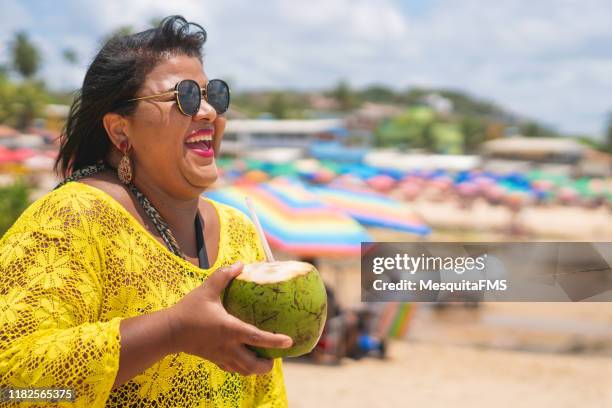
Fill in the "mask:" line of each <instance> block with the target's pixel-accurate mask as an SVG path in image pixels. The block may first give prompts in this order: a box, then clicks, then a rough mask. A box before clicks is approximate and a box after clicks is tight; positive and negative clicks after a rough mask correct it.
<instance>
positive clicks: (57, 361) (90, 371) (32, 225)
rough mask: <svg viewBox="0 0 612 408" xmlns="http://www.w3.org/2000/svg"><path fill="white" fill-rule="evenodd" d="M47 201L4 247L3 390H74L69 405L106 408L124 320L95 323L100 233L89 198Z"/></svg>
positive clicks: (0, 281) (0, 311)
mask: <svg viewBox="0 0 612 408" xmlns="http://www.w3.org/2000/svg"><path fill="white" fill-rule="evenodd" d="M48 197H49V198H43V199H41V200H39V201H38V202H36V203H35V204H33V205H32V206H31V207H30V208H29V209H28V210H26V212H25V213H24V214H23V215H22V216H21V217H20V218H19V219H18V220H17V222H16V223H15V225H14V226H13V227H12V228H11V229H10V230H9V231H8V232H7V233H6V234H5V236H4V237H3V238H2V239H1V240H0V277H1V278H0V339H1V341H0V384H1V385H2V386H4V387H14V388H17V387H28V388H30V387H54V388H60V387H61V388H72V389H74V392H75V397H76V399H75V404H71V406H103V405H104V402H105V401H106V399H107V398H108V396H109V393H110V391H111V387H112V385H113V383H114V380H115V377H116V374H117V371H118V366H119V348H120V338H119V322H120V318H115V319H113V320H110V321H104V322H102V321H98V316H99V312H100V306H101V300H102V297H103V289H102V288H103V286H102V284H101V279H102V278H101V272H100V271H101V270H102V265H103V262H104V260H103V251H102V250H101V249H100V245H99V243H98V242H97V238H96V237H98V236H99V235H98V234H99V232H100V231H98V225H97V223H96V221H95V220H96V218H95V216H93V215H94V214H93V213H92V212H90V210H91V208H90V206H91V204H92V202H91V201H90V200H89V199H88V197H87V195H81V196H68V197H64V196H61V195H60V196H57V195H55V196H54V194H53V193H51V194H50V195H49V196H48ZM2 404H3V403H2V402H0V406H2Z"/></svg>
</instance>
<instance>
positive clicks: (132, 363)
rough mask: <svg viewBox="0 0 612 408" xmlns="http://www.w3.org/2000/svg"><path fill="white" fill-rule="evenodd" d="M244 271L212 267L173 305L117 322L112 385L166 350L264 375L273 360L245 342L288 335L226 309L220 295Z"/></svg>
mask: <svg viewBox="0 0 612 408" xmlns="http://www.w3.org/2000/svg"><path fill="white" fill-rule="evenodd" d="M241 271H242V264H240V263H239V264H235V265H232V266H230V267H227V268H221V269H220V270H218V271H215V273H213V274H212V275H211V276H210V277H209V278H208V279H207V280H206V282H205V283H204V284H203V285H201V286H199V287H198V288H196V289H194V290H193V291H191V292H190V293H189V294H187V295H186V296H185V297H184V298H183V299H181V301H180V302H178V303H177V304H176V305H174V306H171V307H169V308H167V309H162V310H160V311H158V312H154V313H149V314H146V315H142V316H136V317H132V318H129V319H125V320H123V321H121V324H120V329H119V330H120V334H121V352H120V355H119V371H118V372H117V376H116V378H115V383H114V384H113V389H115V388H117V387H118V386H120V385H122V384H124V383H125V382H127V381H129V380H130V379H132V378H134V377H135V376H136V375H138V374H140V373H141V372H143V371H144V370H146V369H147V368H148V367H150V366H151V365H153V364H154V363H155V362H156V361H159V360H160V359H162V358H163V357H165V356H166V355H168V354H173V353H178V352H185V353H189V354H194V355H197V356H200V357H202V358H205V359H207V360H209V361H212V362H213V363H215V364H216V365H217V366H219V367H220V368H222V369H223V370H226V371H230V372H237V373H240V374H242V375H250V374H264V373H267V372H268V371H270V370H271V369H272V365H273V361H272V360H268V359H263V358H258V357H256V356H255V354H254V353H253V352H251V351H250V350H248V349H247V348H246V347H245V344H249V345H253V346H259V347H275V348H285V347H290V346H291V343H292V341H291V338H290V337H288V336H285V335H282V334H272V333H268V332H264V331H262V330H259V329H257V328H256V327H254V326H252V325H249V324H247V323H244V322H242V321H240V320H238V319H236V318H235V317H233V316H231V315H230V314H228V313H227V312H226V311H225V309H224V308H223V305H222V304H221V299H220V295H221V292H222V291H223V289H225V287H226V286H227V285H228V284H229V282H230V281H231V280H232V279H233V278H234V277H235V276H237V275H238V274H240V272H241Z"/></svg>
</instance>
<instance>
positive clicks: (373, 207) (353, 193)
mask: <svg viewBox="0 0 612 408" xmlns="http://www.w3.org/2000/svg"><path fill="white" fill-rule="evenodd" d="M308 190H309V191H312V192H313V193H314V194H315V195H316V196H317V197H319V198H320V199H321V200H322V201H323V202H324V203H325V204H327V205H329V206H330V207H332V208H335V209H336V210H339V211H343V212H345V213H347V214H349V215H350V216H351V217H353V218H354V219H355V220H357V221H358V222H359V223H361V224H363V225H365V226H371V227H382V228H390V229H395V230H399V231H404V232H411V233H414V234H418V235H427V234H429V233H430V232H431V229H430V228H429V227H428V226H427V225H426V224H425V223H424V222H423V221H421V220H420V219H419V218H418V217H417V216H416V215H415V214H414V213H413V212H412V211H411V210H410V208H409V207H408V206H407V205H406V204H404V203H401V202H399V201H396V200H393V199H390V198H388V197H386V196H384V195H382V194H378V193H375V192H373V191H371V190H366V189H357V188H352V189H349V188H343V187H339V186H333V185H330V186H310V187H308Z"/></svg>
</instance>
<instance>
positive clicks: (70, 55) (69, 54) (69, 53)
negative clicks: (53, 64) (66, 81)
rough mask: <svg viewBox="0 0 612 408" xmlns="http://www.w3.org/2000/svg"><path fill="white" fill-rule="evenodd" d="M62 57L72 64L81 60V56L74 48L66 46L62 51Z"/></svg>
mask: <svg viewBox="0 0 612 408" xmlns="http://www.w3.org/2000/svg"><path fill="white" fill-rule="evenodd" d="M62 57H63V58H64V61H66V62H67V63H69V64H71V65H76V64H77V63H78V62H79V56H78V55H77V53H76V51H75V50H73V49H72V48H64V50H63V51H62Z"/></svg>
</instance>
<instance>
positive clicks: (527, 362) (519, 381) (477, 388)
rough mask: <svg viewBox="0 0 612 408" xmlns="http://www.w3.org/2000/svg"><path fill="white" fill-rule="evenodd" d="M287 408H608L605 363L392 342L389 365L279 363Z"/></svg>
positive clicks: (610, 378)
mask: <svg viewBox="0 0 612 408" xmlns="http://www.w3.org/2000/svg"><path fill="white" fill-rule="evenodd" d="M284 369H285V380H286V385H287V393H288V398H289V404H290V406H291V407H297V408H299V407H318V408H324V407H334V408H341V407H351V408H356V407H445V408H446V407H457V408H460V407H555V408H561V407H572V408H573V407H582V408H584V407H610V406H612V359H611V358H608V357H585V356H573V355H560V354H543V353H540V354H535V353H526V352H515V351H500V350H478V349H471V348H466V347H457V346H447V345H432V344H415V343H408V342H394V343H393V344H392V345H391V349H390V357H389V358H388V360H384V361H381V360H376V359H364V360H359V361H353V360H345V361H344V362H343V364H342V365H340V366H337V367H323V366H315V365H310V364H307V363H298V362H293V363H292V362H290V361H288V362H286V363H285V366H284Z"/></svg>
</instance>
